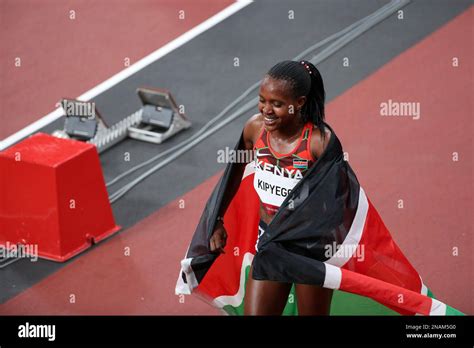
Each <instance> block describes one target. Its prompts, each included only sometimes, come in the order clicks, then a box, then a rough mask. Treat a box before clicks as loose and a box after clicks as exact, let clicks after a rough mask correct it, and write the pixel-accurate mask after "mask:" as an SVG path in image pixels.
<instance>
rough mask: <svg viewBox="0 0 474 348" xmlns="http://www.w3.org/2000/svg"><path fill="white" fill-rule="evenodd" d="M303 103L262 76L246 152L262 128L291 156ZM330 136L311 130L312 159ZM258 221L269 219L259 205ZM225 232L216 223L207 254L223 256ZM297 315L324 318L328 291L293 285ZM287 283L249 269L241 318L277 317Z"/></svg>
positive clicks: (236, 179)
mask: <svg viewBox="0 0 474 348" xmlns="http://www.w3.org/2000/svg"><path fill="white" fill-rule="evenodd" d="M305 102H306V97H305V96H297V97H295V96H293V94H292V89H291V85H290V84H289V83H288V82H287V81H285V80H278V79H274V78H272V77H270V76H268V75H267V76H265V78H264V79H263V81H262V84H261V85H260V92H259V104H258V109H259V111H260V113H259V114H256V115H254V116H252V117H251V118H250V119H249V120H248V121H247V123H246V124H245V126H244V130H243V137H244V142H245V149H246V150H253V147H254V144H255V142H256V141H257V139H258V136H259V135H260V132H261V130H262V128H263V127H265V129H266V130H267V132H269V139H270V144H271V146H272V148H273V149H275V150H276V151H278V152H279V153H289V152H291V151H292V150H293V149H294V148H295V146H296V145H297V143H298V140H299V137H300V135H301V132H302V130H303V126H304V123H303V121H302V118H301V113H300V111H301V108H302V107H303V105H304V103H305ZM330 136H331V133H330V131H329V130H326V134H325V138H324V140H323V137H322V136H321V132H320V130H319V129H318V128H316V127H315V128H314V129H313V135H312V137H311V144H310V149H311V152H312V154H313V157H315V158H319V157H320V156H321V155H322V153H323V152H324V149H325V148H326V147H327V144H328V142H329V139H330ZM245 166H246V164H245V163H242V164H239V165H238V167H236V171H235V172H234V173H233V175H232V177H231V179H230V186H229V190H228V191H227V192H226V194H225V196H224V201H223V204H222V210H221V211H220V212H219V213H220V214H219V215H220V216H223V215H224V214H223V213H224V212H225V210H226V209H227V206H228V204H229V203H230V201H231V200H232V198H233V197H234V195H235V193H236V191H237V189H238V187H239V184H240V181H241V179H242V175H243V172H244V170H245ZM260 218H261V219H262V220H263V221H264V222H265V223H267V224H269V223H270V222H271V221H272V219H273V215H269V214H267V213H266V211H265V209H264V208H263V205H262V203H261V202H260ZM226 239H227V232H226V230H225V227H224V225H223V223H222V222H221V221H218V222H217V224H216V227H215V230H214V233H213V235H212V237H211V240H210V248H211V252H216V253H223V252H224V247H225V245H226ZM295 288H296V297H297V303H298V313H299V314H300V315H328V314H329V309H330V305H331V298H332V292H333V291H332V290H330V289H325V288H322V287H319V286H316V285H306V284H295ZM290 290H291V283H282V282H275V281H268V280H255V279H253V278H252V269H251V270H250V275H249V278H248V280H247V286H246V292H245V294H246V295H245V303H244V314H245V315H281V314H282V312H283V309H284V307H285V305H286V301H287V299H288V295H289V292H290Z"/></svg>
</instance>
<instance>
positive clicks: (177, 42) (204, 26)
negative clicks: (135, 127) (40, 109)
mask: <svg viewBox="0 0 474 348" xmlns="http://www.w3.org/2000/svg"><path fill="white" fill-rule="evenodd" d="M252 2H253V1H252V0H237V1H236V2H235V3H233V4H232V5H230V6H228V7H226V8H225V9H223V10H222V11H221V12H219V13H217V14H215V15H214V16H212V17H210V18H208V19H206V20H205V21H204V22H202V23H200V24H198V25H197V26H195V27H194V28H192V29H191V30H189V31H187V32H186V33H184V34H183V35H181V36H179V37H177V38H176V39H174V40H173V41H170V42H169V43H167V44H166V45H164V46H162V47H161V48H159V49H157V50H156V51H154V52H152V53H151V54H149V55H148V56H146V57H144V58H142V59H140V60H139V61H138V62H136V63H135V64H132V65H130V66H129V67H127V68H126V69H124V70H122V71H120V72H119V73H117V74H115V75H114V76H112V77H110V78H109V79H107V80H105V81H104V82H102V83H100V84H98V85H97V86H95V87H94V88H92V89H90V90H88V91H87V92H85V93H84V94H82V95H80V96H79V97H77V98H76V99H80V100H83V101H87V100H90V99H92V98H94V97H96V96H98V95H99V94H101V93H103V92H104V91H106V90H108V89H109V88H111V87H112V86H115V85H116V84H118V83H119V82H121V81H123V80H125V79H126V78H127V77H129V76H131V75H133V74H135V73H136V72H138V71H140V70H141V69H143V68H144V67H146V66H147V65H150V64H151V63H153V62H155V61H156V60H158V59H160V58H161V57H163V56H165V55H167V54H168V53H170V52H171V51H173V50H175V49H177V48H178V47H180V46H182V45H184V44H185V43H186V42H188V41H190V40H192V39H194V38H195V37H196V36H198V35H200V34H202V33H203V32H205V31H206V30H208V29H210V28H212V27H213V26H215V25H216V24H218V23H220V22H222V21H223V20H224V19H226V18H227V17H230V16H232V15H233V14H234V13H236V12H238V11H239V10H241V9H243V8H244V7H246V6H248V5H249V4H251V3H252ZM63 114H64V113H63V110H62V109H61V108H57V109H56V110H54V111H52V112H50V113H49V114H47V115H46V116H44V117H42V118H40V119H39V120H37V121H35V122H33V123H31V124H30V125H28V126H26V127H25V128H23V129H22V130H20V131H18V132H16V133H15V134H12V135H11V136H9V137H7V138H5V139H4V140H3V141H2V142H0V150H3V149H6V148H7V147H9V146H11V145H12V144H14V143H16V142H18V141H19V140H21V139H23V138H25V137H27V136H28V135H30V134H32V133H34V132H36V131H38V130H39V129H41V128H43V127H44V126H46V125H48V124H50V123H51V122H53V121H55V120H57V119H58V118H60V117H61V116H62V115H63Z"/></svg>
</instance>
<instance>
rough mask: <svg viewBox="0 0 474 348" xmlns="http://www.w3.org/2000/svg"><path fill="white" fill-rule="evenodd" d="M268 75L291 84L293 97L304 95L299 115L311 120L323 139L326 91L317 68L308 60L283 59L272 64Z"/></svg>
mask: <svg viewBox="0 0 474 348" xmlns="http://www.w3.org/2000/svg"><path fill="white" fill-rule="evenodd" d="M267 75H268V76H270V77H272V78H274V79H277V80H285V81H288V82H289V83H290V84H291V87H292V89H293V97H294V98H297V97H300V96H305V97H306V102H305V103H304V105H303V107H302V109H301V116H302V119H303V121H304V122H305V123H306V122H308V121H311V122H312V123H313V124H315V125H316V126H317V127H318V128H319V129H320V131H321V136H322V137H323V139H324V136H325V131H324V100H325V98H326V93H325V91H324V84H323V79H322V77H321V74H320V73H319V70H318V69H317V68H316V67H315V66H314V65H313V64H312V63H310V62H308V61H306V60H302V61H300V62H295V61H292V60H285V61H283V62H280V63H278V64H276V65H274V66H273V67H272V68H271V69H270V70H269V71H268V73H267Z"/></svg>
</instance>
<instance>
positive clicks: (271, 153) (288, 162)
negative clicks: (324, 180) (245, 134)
mask: <svg viewBox="0 0 474 348" xmlns="http://www.w3.org/2000/svg"><path fill="white" fill-rule="evenodd" d="M312 133H313V124H312V123H311V122H308V123H306V124H305V125H304V127H303V130H302V132H301V135H300V138H299V140H298V144H297V145H296V147H295V148H294V149H293V151H291V152H290V153H286V154H281V153H278V152H277V151H275V150H274V149H272V146H271V144H270V138H269V133H268V132H267V131H266V130H265V127H263V130H262V132H261V133H260V136H259V137H258V140H257V141H256V142H255V146H254V150H255V161H254V165H255V176H254V182H253V184H254V188H255V191H257V194H258V196H259V197H260V201H261V202H262V205H263V207H264V209H265V211H266V212H267V213H268V214H269V215H274V214H275V213H276V212H277V211H278V208H279V207H280V206H281V204H282V203H283V201H284V200H285V198H286V196H288V194H289V193H290V192H291V190H292V189H293V187H295V185H296V184H297V183H298V182H299V181H300V180H301V179H302V178H303V175H304V174H305V172H306V171H307V170H308V169H309V167H310V166H311V165H312V164H313V163H314V162H315V161H316V159H315V158H314V157H313V155H312V154H311V149H310V143H311V135H312Z"/></svg>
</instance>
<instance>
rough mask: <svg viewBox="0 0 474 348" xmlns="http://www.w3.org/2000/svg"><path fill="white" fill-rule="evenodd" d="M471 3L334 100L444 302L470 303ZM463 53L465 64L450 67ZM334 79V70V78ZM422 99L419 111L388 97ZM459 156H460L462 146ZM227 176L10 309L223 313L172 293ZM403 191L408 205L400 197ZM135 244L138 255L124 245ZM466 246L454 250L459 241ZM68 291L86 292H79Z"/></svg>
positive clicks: (465, 307)
mask: <svg viewBox="0 0 474 348" xmlns="http://www.w3.org/2000/svg"><path fill="white" fill-rule="evenodd" d="M473 9H474V8H473V7H471V8H470V9H469V10H467V11H465V12H464V13H463V14H462V15H460V16H458V17H457V18H455V19H454V20H452V21H451V22H449V23H448V24H447V25H445V26H444V27H442V28H441V29H439V30H438V31H436V32H435V33H433V34H432V35H431V36H429V37H427V38H426V39H424V40H423V41H421V42H420V43H419V44H417V45H415V46H414V47H412V48H411V49H409V50H407V51H406V52H404V53H403V54H401V55H400V56H398V57H396V58H395V59H393V60H392V61H391V62H389V63H388V64H386V65H385V66H383V67H382V68H381V69H379V70H378V71H377V72H375V73H374V74H373V75H371V76H369V77H368V78H367V79H365V80H364V81H362V82H361V83H359V84H358V85H356V86H354V87H353V88H351V89H350V90H348V91H347V92H346V93H344V94H343V95H341V96H340V97H338V98H336V99H335V100H334V101H333V102H331V103H330V104H329V105H328V112H327V114H328V120H329V122H330V124H331V125H332V126H333V128H334V129H335V130H336V132H337V133H338V136H339V137H340V139H341V141H342V143H343V145H344V148H345V150H346V151H348V153H349V161H350V163H351V165H352V167H353V168H354V170H355V172H356V173H357V175H358V178H359V181H360V182H361V185H362V186H363V187H364V189H365V191H366V193H367V195H368V196H369V197H370V199H371V200H372V202H373V203H374V206H375V207H376V208H377V210H378V211H379V213H380V214H381V216H382V218H383V219H384V221H385V223H386V225H387V227H388V228H389V230H390V231H391V232H392V235H393V237H394V239H395V241H396V242H397V243H398V244H399V246H400V247H401V249H402V250H403V251H404V252H405V254H406V256H407V257H408V259H409V260H410V261H411V262H412V263H413V265H414V266H415V268H416V269H417V270H418V271H419V273H420V274H421V275H422V277H423V280H424V282H425V283H426V284H427V285H428V286H429V287H430V288H431V289H432V290H433V292H434V293H435V295H436V296H437V297H438V298H440V299H441V300H442V301H443V302H446V303H448V304H449V305H451V306H453V307H455V308H457V309H459V310H461V311H463V312H465V313H468V314H473V313H474V306H473V302H472V296H471V292H472V291H471V289H472V285H473V284H472V282H473V277H472V252H471V249H472V231H471V230H470V229H471V226H472V215H471V214H472V211H473V203H472V162H471V161H472V149H473V147H472V119H471V117H472V115H471V112H472V104H471V96H472V67H471V65H470V64H471V63H472V61H473V59H472V58H473V57H472V53H473V52H472V45H469V42H466V41H465V39H466V36H465V33H466V32H467V31H469V30H470V26H471V23H472V15H473V12H474V11H473ZM453 57H457V58H458V60H459V66H458V67H456V68H455V67H453V66H452V58H453ZM326 78H328V77H326ZM389 99H392V100H393V101H399V102H400V101H409V102H419V103H420V104H421V117H420V119H419V120H413V119H411V118H409V117H385V116H381V115H380V103H382V102H386V101H388V100H389ZM453 152H457V153H458V154H459V160H458V161H457V162H454V161H453V160H452V153H453ZM217 179H218V175H216V176H214V177H212V178H211V179H209V180H207V181H206V182H204V183H203V184H201V185H199V186H198V187H196V188H195V189H194V190H192V191H190V192H189V193H187V194H186V195H184V196H183V197H181V198H182V199H184V203H185V208H184V209H180V208H179V199H178V200H176V201H173V202H171V203H170V204H169V205H168V206H166V207H164V208H162V209H160V210H159V211H158V212H156V213H154V214H152V215H151V216H149V217H148V218H147V219H145V220H143V221H141V222H140V223H138V224H137V225H135V226H134V227H132V228H131V229H129V230H127V231H125V232H124V233H121V234H119V235H118V236H115V237H113V238H112V239H110V240H108V241H106V242H104V243H102V244H100V245H98V247H97V248H95V249H93V250H91V251H90V252H89V253H87V254H86V255H83V256H81V257H78V258H77V259H75V260H74V261H73V262H72V263H71V264H70V265H68V266H67V267H64V268H62V269H60V270H59V271H58V272H56V273H55V274H53V275H51V276H49V277H48V278H46V279H44V280H42V281H41V282H39V283H38V284H36V285H35V286H33V287H31V288H30V289H28V290H26V291H24V292H23V293H21V294H19V295H18V296H16V297H14V298H13V299H11V300H9V301H7V302H6V303H4V304H3V305H1V306H0V313H2V314H214V313H217V312H216V310H214V309H212V308H211V307H209V306H208V305H206V304H204V303H201V302H200V301H199V300H196V299H194V298H192V297H186V299H185V303H180V302H179V297H177V296H175V295H174V285H175V282H176V279H177V276H178V270H179V261H180V259H181V258H182V257H183V256H184V253H185V251H186V248H187V245H188V244H189V242H190V239H191V236H192V233H193V232H194V228H195V226H196V224H197V222H198V219H199V216H200V214H201V211H202V209H203V208H204V204H205V201H206V199H207V197H208V196H209V194H210V192H211V190H212V187H213V186H214V185H215V183H216V182H217ZM399 199H403V202H404V207H403V209H399V208H398V200H399ZM127 246H128V247H130V249H131V256H129V257H127V256H124V248H125V247H127ZM455 247H456V248H458V255H457V256H454V255H453V248H455ZM70 294H75V295H76V303H75V304H70V303H69V296H70Z"/></svg>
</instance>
